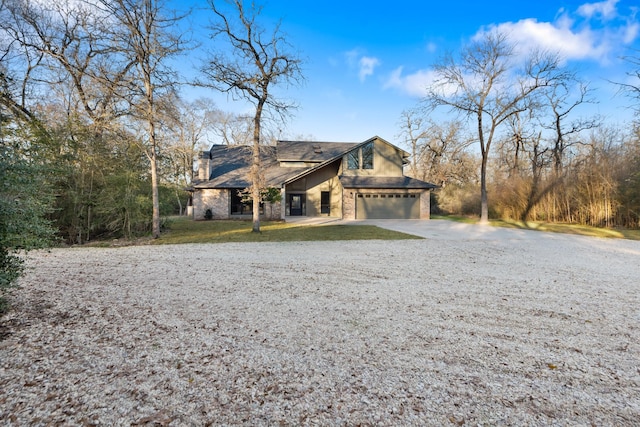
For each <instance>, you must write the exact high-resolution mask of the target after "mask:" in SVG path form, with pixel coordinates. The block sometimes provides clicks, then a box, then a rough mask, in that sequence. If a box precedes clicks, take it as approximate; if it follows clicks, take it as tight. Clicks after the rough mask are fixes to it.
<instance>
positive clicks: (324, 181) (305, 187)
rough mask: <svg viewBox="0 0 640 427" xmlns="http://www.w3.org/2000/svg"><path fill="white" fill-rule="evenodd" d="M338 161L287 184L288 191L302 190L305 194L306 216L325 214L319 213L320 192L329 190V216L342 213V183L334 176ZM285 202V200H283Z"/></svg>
mask: <svg viewBox="0 0 640 427" xmlns="http://www.w3.org/2000/svg"><path fill="white" fill-rule="evenodd" d="M339 166H340V162H335V163H333V164H331V165H327V166H326V167H324V168H322V169H320V170H318V171H316V172H314V173H312V174H309V175H307V176H306V177H304V178H301V179H299V180H297V181H295V182H292V183H291V184H288V185H287V189H286V191H287V192H288V193H296V192H304V193H305V196H306V215H307V216H326V215H327V214H322V213H320V202H321V193H322V192H323V191H329V192H330V193H331V195H330V196H329V199H330V203H331V206H330V214H329V215H330V216H332V217H337V218H340V217H341V215H342V212H341V210H342V209H341V208H342V184H340V180H339V179H338V177H337V176H336V175H337V173H338V168H339ZM285 203H286V201H285Z"/></svg>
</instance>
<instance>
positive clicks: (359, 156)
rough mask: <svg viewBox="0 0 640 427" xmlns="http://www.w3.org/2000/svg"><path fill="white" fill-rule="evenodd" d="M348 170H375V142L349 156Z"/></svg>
mask: <svg viewBox="0 0 640 427" xmlns="http://www.w3.org/2000/svg"><path fill="white" fill-rule="evenodd" d="M347 169H373V142H368V143H366V144H365V145H363V146H362V147H360V148H359V149H357V150H353V151H351V152H349V153H348V154H347Z"/></svg>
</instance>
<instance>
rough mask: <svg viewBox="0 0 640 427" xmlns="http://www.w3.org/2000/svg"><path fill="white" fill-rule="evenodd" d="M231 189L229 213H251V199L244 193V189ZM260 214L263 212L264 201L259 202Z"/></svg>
mask: <svg viewBox="0 0 640 427" xmlns="http://www.w3.org/2000/svg"><path fill="white" fill-rule="evenodd" d="M230 191H231V215H251V214H252V212H253V200H252V199H251V197H250V196H248V195H247V194H246V193H245V190H240V189H232V190H230ZM260 214H261V215H262V214H264V203H262V202H261V203H260Z"/></svg>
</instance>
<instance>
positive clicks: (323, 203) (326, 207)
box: [320, 191, 331, 215]
mask: <svg viewBox="0 0 640 427" xmlns="http://www.w3.org/2000/svg"><path fill="white" fill-rule="evenodd" d="M320 213H323V214H327V215H328V214H330V213H331V193H330V192H328V191H321V192H320Z"/></svg>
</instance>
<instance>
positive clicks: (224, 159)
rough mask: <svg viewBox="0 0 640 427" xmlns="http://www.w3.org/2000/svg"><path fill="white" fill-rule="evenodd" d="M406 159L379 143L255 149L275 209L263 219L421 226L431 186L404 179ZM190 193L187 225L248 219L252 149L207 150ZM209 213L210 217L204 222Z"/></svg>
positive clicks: (264, 207) (266, 208) (266, 209)
mask: <svg viewBox="0 0 640 427" xmlns="http://www.w3.org/2000/svg"><path fill="white" fill-rule="evenodd" d="M408 157H409V153H407V152H406V151H404V150H402V149H400V148H398V147H396V146H394V145H393V144H390V143H389V142H387V141H385V140H384V139H382V138H380V137H377V136H375V137H373V138H370V139H368V140H366V141H364V142H360V143H341V142H315V141H313V142H310V141H278V142H277V144H276V145H274V146H261V147H260V161H261V171H262V175H261V180H262V183H263V187H265V188H267V187H274V188H276V189H279V190H280V194H281V196H282V198H281V201H279V202H276V203H273V204H271V203H262V204H261V206H260V214H261V216H262V218H264V219H271V220H275V219H278V220H279V219H286V218H287V217H292V216H308V217H317V216H326V217H335V218H342V219H380V218H407V219H409V218H411V219H428V218H429V208H430V200H429V199H430V191H431V190H432V189H433V188H435V187H436V186H435V185H433V184H430V183H428V182H424V181H420V180H417V179H413V178H409V177H407V176H404V174H403V166H404V165H405V164H406V162H407V158H408ZM198 160H199V162H198V179H197V180H194V183H193V187H192V191H193V197H192V204H193V217H194V218H195V219H204V218H205V216H207V217H211V218H213V219H230V218H245V217H246V218H250V217H251V211H252V203H251V201H246V199H244V198H243V194H242V193H243V191H244V190H245V189H246V188H248V187H249V186H250V185H251V184H250V179H249V170H250V167H251V147H249V146H233V145H213V146H212V147H211V149H210V150H209V151H204V152H202V153H201V155H200V158H199V159H198ZM207 211H209V215H207Z"/></svg>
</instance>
